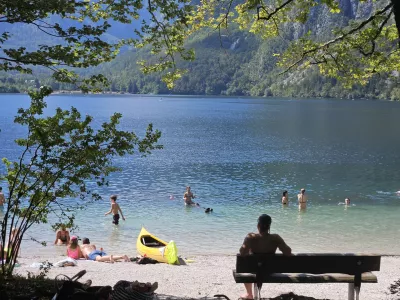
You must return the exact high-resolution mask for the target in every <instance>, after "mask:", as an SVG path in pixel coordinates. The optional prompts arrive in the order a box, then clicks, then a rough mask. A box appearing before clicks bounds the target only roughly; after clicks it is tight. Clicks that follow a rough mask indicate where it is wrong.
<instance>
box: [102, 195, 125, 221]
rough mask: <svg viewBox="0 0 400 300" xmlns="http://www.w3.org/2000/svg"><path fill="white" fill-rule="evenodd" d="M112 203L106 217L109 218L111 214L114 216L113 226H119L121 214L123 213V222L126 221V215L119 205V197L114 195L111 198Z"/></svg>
mask: <svg viewBox="0 0 400 300" xmlns="http://www.w3.org/2000/svg"><path fill="white" fill-rule="evenodd" d="M110 202H111V209H110V211H108V212H106V213H105V214H104V215H105V216H107V215H109V214H111V213H112V214H113V221H112V222H113V224H115V225H118V224H119V213H121V217H122V220H124V221H125V218H124V214H123V213H122V210H121V208H120V207H119V205H118V204H117V196H116V195H112V196H111V197H110Z"/></svg>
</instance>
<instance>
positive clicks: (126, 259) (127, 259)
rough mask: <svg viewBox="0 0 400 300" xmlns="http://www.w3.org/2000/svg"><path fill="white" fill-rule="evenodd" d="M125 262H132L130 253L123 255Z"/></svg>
mask: <svg viewBox="0 0 400 300" xmlns="http://www.w3.org/2000/svg"><path fill="white" fill-rule="evenodd" d="M123 259H124V262H130V261H131V260H130V259H129V257H128V255H124V257H123Z"/></svg>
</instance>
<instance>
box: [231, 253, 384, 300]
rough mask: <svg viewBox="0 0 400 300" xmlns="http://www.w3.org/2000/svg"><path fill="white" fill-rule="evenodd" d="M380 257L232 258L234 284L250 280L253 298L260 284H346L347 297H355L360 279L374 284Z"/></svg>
mask: <svg viewBox="0 0 400 300" xmlns="http://www.w3.org/2000/svg"><path fill="white" fill-rule="evenodd" d="M380 264H381V257H380V256H379V255H373V254H371V255H370V254H333V253H329V254H296V255H293V256H283V255H281V254H274V255H270V254H262V255H260V254H258V255H248V256H240V255H237V258H236V270H233V277H234V278H235V281H236V283H254V294H253V296H254V298H255V299H258V298H259V296H260V292H259V291H260V289H261V286H262V284H263V283H325V282H331V283H332V282H333V283H348V284H349V292H348V299H349V300H353V299H354V291H356V297H357V299H358V297H359V292H360V287H361V282H367V283H376V282H378V280H377V278H376V276H375V275H374V274H372V273H371V271H379V269H380Z"/></svg>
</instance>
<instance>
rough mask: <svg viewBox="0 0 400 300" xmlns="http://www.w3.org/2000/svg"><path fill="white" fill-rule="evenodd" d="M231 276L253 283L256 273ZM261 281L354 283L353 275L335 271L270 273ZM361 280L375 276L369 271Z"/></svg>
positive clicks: (371, 278)
mask: <svg viewBox="0 0 400 300" xmlns="http://www.w3.org/2000/svg"><path fill="white" fill-rule="evenodd" d="M233 277H234V278H235V281H236V283H254V282H256V274H253V273H237V272H236V271H235V270H233ZM262 282H265V283H267V282H268V283H324V282H333V283H346V282H347V283H354V275H349V274H343V273H335V274H328V273H327V274H306V273H272V274H268V275H264V276H263V277H262ZM361 282H366V283H376V282H378V279H377V277H376V276H375V275H374V274H373V273H371V272H365V273H362V274H361Z"/></svg>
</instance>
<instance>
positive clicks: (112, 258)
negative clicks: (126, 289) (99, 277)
mask: <svg viewBox="0 0 400 300" xmlns="http://www.w3.org/2000/svg"><path fill="white" fill-rule="evenodd" d="M114 262H115V260H114V257H113V256H112V255H110V263H112V264H113V263H114Z"/></svg>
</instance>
